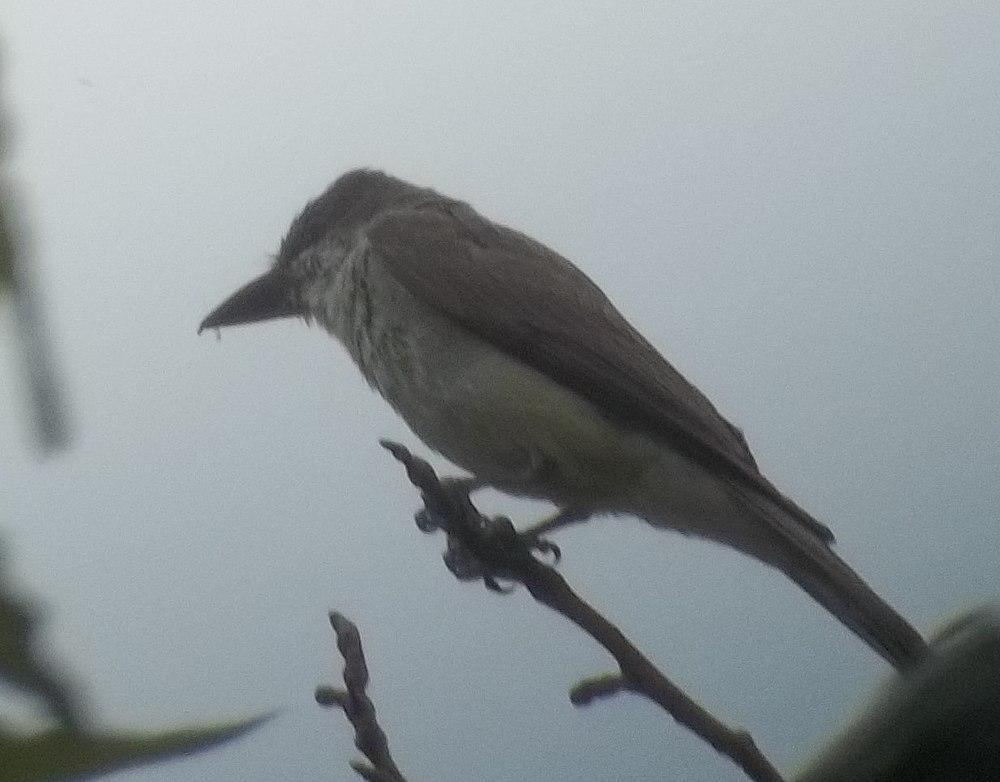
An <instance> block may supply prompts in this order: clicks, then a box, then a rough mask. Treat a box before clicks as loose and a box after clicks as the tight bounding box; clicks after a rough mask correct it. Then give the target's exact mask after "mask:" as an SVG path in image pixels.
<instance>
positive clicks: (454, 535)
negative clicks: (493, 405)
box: [382, 441, 782, 782]
mask: <svg viewBox="0 0 1000 782" xmlns="http://www.w3.org/2000/svg"><path fill="white" fill-rule="evenodd" d="M382 445H383V446H384V447H385V448H386V449H388V450H389V451H390V452H391V453H392V455H393V456H394V457H395V458H396V459H397V460H399V461H400V462H401V463H402V464H403V465H404V466H405V467H406V473H407V476H408V477H409V479H410V482H411V483H413V485H414V486H416V487H417V488H418V489H420V492H421V496H422V498H423V501H424V506H425V508H426V510H427V512H428V513H429V514H430V515H431V516H432V517H433V518H434V520H435V522H436V523H437V525H438V526H440V527H441V528H442V529H444V530H445V531H446V532H447V534H448V536H449V538H450V539H454V540H456V541H457V542H458V543H459V544H460V545H461V546H462V547H464V548H465V549H466V551H467V552H468V553H469V554H471V556H472V557H473V558H475V560H476V561H478V563H479V564H480V566H481V567H482V572H481V573H480V577H481V578H482V580H483V581H484V582H485V583H486V585H487V586H489V587H490V588H493V589H496V588H499V587H498V585H497V582H496V579H497V578H505V579H511V580H514V581H518V582H520V583H522V584H524V586H525V587H526V588H527V590H528V592H530V593H531V596H532V597H534V598H535V600H537V601H538V602H540V603H542V604H543V605H546V606H548V607H549V608H551V609H553V610H554V611H558V612H559V613H560V614H562V615H563V616H565V617H566V618H567V619H569V620H570V621H571V622H573V623H574V624H576V625H577V626H578V627H579V628H580V629H582V630H583V631H584V632H586V633H587V634H588V635H590V636H591V637H592V638H593V639H594V640H596V641H597V642H598V643H600V644H601V646H603V647H604V648H605V649H607V650H608V652H610V653H611V655H612V656H613V657H614V658H615V661H616V662H617V663H618V666H619V668H620V669H621V676H620V680H617V679H616V678H615V677H602V678H601V679H599V680H594V681H592V682H591V684H590V685H589V687H588V686H587V685H584V687H583V693H582V695H583V701H584V702H585V701H587V700H589V699H590V698H592V697H596V696H598V695H608V694H611V693H612V692H619V691H621V690H623V689H628V690H631V691H634V692H637V693H641V694H642V695H645V696H646V697H647V698H649V699H650V700H652V701H653V702H655V703H657V704H658V705H659V706H660V707H662V708H663V709H664V711H666V712H667V713H668V714H670V715H671V716H672V717H673V718H674V719H675V720H676V721H677V722H679V723H680V724H682V725H684V726H685V727H687V728H688V729H689V730H691V731H693V732H694V733H695V734H697V735H698V736H700V737H701V738H702V739H703V740H704V741H706V742H707V743H708V744H709V745H711V746H712V747H713V748H714V749H715V750H716V751H718V752H720V753H722V754H723V755H726V756H727V757H729V758H730V759H731V760H732V761H733V762H734V763H736V764H737V765H738V766H739V767H740V768H742V769H743V771H744V772H745V773H746V775H747V776H748V777H749V778H750V779H752V780H755V782H782V777H781V775H780V774H779V773H778V771H777V769H776V768H775V767H774V766H773V765H772V764H771V763H770V762H769V761H768V760H767V758H765V757H764V755H763V754H762V753H761V751H760V750H759V749H758V748H757V745H756V744H755V743H754V740H753V738H752V737H751V736H750V734H749V733H747V732H746V731H743V730H737V729H734V728H731V727H729V726H728V725H726V724H725V723H723V722H721V721H720V720H718V719H716V718H715V717H714V716H712V715H711V714H710V713H709V712H708V711H706V710H705V709H704V708H702V707H701V706H699V705H698V704H697V703H695V702H694V701H693V700H692V699H691V698H690V697H688V695H686V694H685V693H684V691H683V690H681V689H680V688H679V687H677V686H676V685H675V684H673V683H672V682H671V681H670V680H669V679H667V677H666V676H664V675H663V674H662V673H661V672H660V671H659V670H658V669H657V668H656V666H655V665H653V663H652V662H650V661H649V660H648V659H647V658H646V656H645V655H643V654H642V652H640V651H639V650H638V649H637V648H636V647H635V646H634V645H633V644H632V642H631V641H629V640H628V639H627V638H626V637H625V636H624V635H623V634H622V632H621V631H620V630H619V629H618V628H617V627H615V626H614V625H613V624H611V623H610V622H609V621H608V620H607V619H605V618H604V617H603V616H602V615H601V614H600V613H598V612H597V611H596V610H595V609H594V608H593V607H591V606H590V605H589V604H588V603H587V602H586V601H585V600H583V599H582V598H581V597H580V596H579V595H577V594H576V593H575V592H574V591H573V590H572V589H571V588H570V586H569V584H567V583H566V580H565V579H564V578H563V577H562V576H561V575H560V574H559V573H558V572H556V570H554V569H553V568H552V567H550V566H549V565H546V564H545V563H543V562H541V561H539V560H538V559H536V558H535V556H534V555H533V553H532V548H531V546H530V544H529V542H528V541H526V540H525V539H524V538H521V537H519V536H518V535H517V532H516V531H515V530H514V527H513V525H512V524H511V523H510V521H509V520H508V519H504V518H499V519H487V518H486V517H484V516H483V515H482V514H480V513H479V511H477V510H476V509H475V507H474V506H473V505H472V503H471V501H470V500H469V495H468V491H465V490H464V489H463V488H462V487H461V485H460V484H452V483H448V484H447V485H442V482H441V481H440V480H439V479H438V477H437V475H436V474H435V473H434V470H433V469H432V468H431V466H430V465H429V464H428V463H427V462H425V461H424V460H423V459H420V458H419V457H416V456H413V454H411V453H410V452H409V451H408V450H407V449H406V448H405V447H404V446H402V445H399V444H398V443H393V442H389V441H382ZM466 567H467V563H466ZM595 681H599V682H601V684H596V683H595ZM574 692H576V693H577V694H578V696H579V695H580V688H579V687H577V688H575V690H574ZM588 696H589V697H588Z"/></svg>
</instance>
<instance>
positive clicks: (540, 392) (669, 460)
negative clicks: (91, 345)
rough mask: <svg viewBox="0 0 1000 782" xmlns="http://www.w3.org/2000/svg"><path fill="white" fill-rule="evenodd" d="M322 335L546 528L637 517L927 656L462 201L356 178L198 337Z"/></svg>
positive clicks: (869, 634)
mask: <svg viewBox="0 0 1000 782" xmlns="http://www.w3.org/2000/svg"><path fill="white" fill-rule="evenodd" d="M286 317H300V318H302V319H304V320H305V321H306V322H307V323H313V322H315V323H316V324H319V325H320V326H322V327H323V328H324V329H325V330H326V331H327V332H329V334H330V335H332V336H333V337H335V338H336V339H338V340H339V341H340V342H341V343H342V344H343V346H344V347H345V348H346V350H347V352H348V353H349V354H350V357H351V358H352V359H353V361H354V363H355V364H356V365H357V367H358V368H359V369H360V371H361V373H362V375H363V376H364V378H365V380H366V381H367V382H368V383H369V384H370V385H371V386H372V387H373V388H374V389H375V390H377V391H378V392H379V393H380V394H381V395H382V396H383V397H384V398H385V400H386V401H387V402H388V403H389V404H390V405H391V406H392V407H393V408H394V409H395V410H396V411H397V413H398V414H399V415H400V416H401V417H402V418H403V419H404V420H405V422H406V423H407V425H408V426H409V428H410V429H411V430H412V431H413V432H414V433H415V434H416V435H417V436H418V437H419V438H420V439H421V440H422V441H423V442H424V443H425V444H426V445H427V446H428V447H429V448H431V449H432V450H434V451H436V452H438V453H440V454H441V455H443V456H444V457H446V458H447V459H448V460H450V461H451V462H453V463H454V464H456V465H458V466H459V467H461V468H463V469H465V470H467V471H468V472H469V474H470V475H471V476H472V477H471V479H470V480H471V481H472V482H473V483H474V484H475V486H477V487H478V486H489V487H492V488H495V489H497V490H500V491H502V492H506V493H509V494H511V495H515V496H523V497H530V498H535V499H542V500H548V501H550V502H552V503H553V504H554V505H555V507H556V508H557V509H558V513H557V514H556V516H555V517H553V518H552V519H550V520H549V521H547V522H544V523H542V524H541V525H539V527H538V530H536V531H540V530H542V529H544V530H545V531H551V530H552V529H554V528H556V527H558V526H560V525H562V524H566V523H570V522H574V521H579V520H584V519H590V518H592V517H595V516H599V515H601V516H615V515H619V516H621V515H629V516H635V517H638V518H640V519H642V520H645V521H646V522H648V523H649V524H651V525H652V526H654V527H657V528H663V529H668V530H673V531H676V532H680V533H682V534H684V535H689V536H694V537H698V538H702V539H707V540H710V541H714V542H716V543H720V544H723V545H725V546H729V547H731V548H733V549H736V550H738V551H740V552H742V553H744V554H747V555H749V556H751V557H753V558H755V559H756V560H759V561H760V562H762V563H764V564H766V565H769V566H771V567H773V568H776V569H777V570H779V571H781V572H782V573H784V574H785V575H786V576H787V577H789V578H790V579H791V580H792V581H794V582H795V583H796V584H798V585H799V586H800V587H801V588H802V589H803V590H805V592H807V593H808V594H809V595H810V596H812V597H813V598H814V599H815V600H816V601H817V602H818V603H819V604H820V605H822V606H823V607H824V608H826V609H827V610H828V611H830V612H831V613H832V614H833V615H834V616H835V617H836V618H837V619H839V620H840V622H842V623H843V624H844V625H845V626H846V627H847V628H848V629H850V630H851V631H853V632H854V633H855V634H856V635H857V636H858V637H859V638H860V639H861V640H862V641H864V642H865V643H867V644H868V645H869V646H870V647H871V648H872V649H873V650H874V651H875V652H876V653H877V654H879V655H880V656H881V657H882V658H884V659H885V660H886V661H888V662H889V663H890V664H891V665H893V666H895V667H896V668H899V669H907V668H910V667H913V666H914V665H916V664H917V663H918V662H919V661H920V660H921V659H923V658H924V657H925V655H926V653H927V645H926V642H925V641H924V639H923V638H922V637H921V635H920V633H919V632H918V631H917V630H915V629H914V628H913V627H912V626H911V625H910V624H909V623H908V622H907V621H906V620H905V619H904V618H903V617H902V616H901V615H900V614H898V613H897V612H896V611H895V610H894V609H893V608H892V607H891V606H890V605H889V604H888V603H886V602H885V601H884V600H883V599H882V598H880V597H879V596H878V595H877V594H876V593H875V592H874V591H873V590H872V588H871V587H870V586H869V585H868V584H867V583H866V582H865V581H864V580H863V579H862V578H861V576H859V575H858V574H857V573H856V572H855V571H854V570H853V569H852V568H851V567H850V566H849V565H848V564H847V563H846V562H845V561H844V560H843V559H841V558H840V557H839V556H838V555H837V554H836V553H835V552H834V550H833V547H832V546H833V543H834V537H833V534H832V533H831V531H830V529H829V528H828V527H827V526H825V525H824V524H822V523H821V522H819V521H817V520H816V519H814V518H813V517H812V516H811V515H809V513H807V512H806V511H805V510H803V509H802V508H801V507H799V505H797V504H796V503H795V502H793V501H792V500H791V499H790V498H788V497H787V496H786V495H785V494H783V493H782V492H781V491H780V490H779V489H778V488H776V487H775V485H774V484H772V483H771V482H770V481H769V480H768V479H767V478H766V477H764V475H763V474H762V473H761V471H760V469H759V468H758V465H757V462H756V461H755V459H754V456H753V455H752V453H751V451H750V448H749V446H748V444H747V441H746V438H745V437H744V435H743V433H742V432H741V430H740V429H738V428H737V427H736V426H734V425H733V424H731V423H730V422H729V421H728V420H726V418H724V417H723V416H722V414H721V413H720V412H719V411H718V410H717V409H716V407H715V406H714V405H713V404H712V403H711V402H710V401H709V399H708V398H707V397H706V396H705V395H704V394H703V393H701V392H700V391H699V390H698V389H697V388H695V386H693V385H692V384H691V383H689V382H688V381H687V380H686V379H685V378H684V377H683V376H682V375H681V374H680V373H679V372H678V371H677V370H676V369H675V368H674V367H673V366H672V365H671V364H670V363H669V362H668V361H667V360H666V359H665V358H664V357H663V356H662V355H661V354H660V352H659V351H658V350H657V349H656V348H655V347H654V346H653V345H652V344H651V343H650V342H649V341H647V340H646V339H645V338H644V337H643V336H642V335H641V334H640V333H639V332H638V331H637V330H636V329H635V328H634V327H633V326H632V325H631V324H630V323H629V322H628V321H627V320H626V319H625V317H624V316H623V315H622V314H621V312H619V310H618V309H617V308H616V307H615V305H614V304H612V302H611V301H610V300H609V298H608V297H607V296H606V295H605V294H604V293H603V292H602V291H601V289H600V288H599V287H598V286H597V285H596V284H595V283H594V282H593V281H592V280H591V279H590V278H589V277H588V276H587V275H586V274H584V272H583V271H581V270H580V269H579V268H578V267H577V266H575V265H574V264H573V263H571V262H570V261H569V260H567V259H566V258H564V257H563V256H561V255H560V254H559V253H557V252H555V251H554V250H552V249H550V248H548V247H547V246H545V245H544V244H542V243H540V242H538V241H536V240H534V239H532V238H530V237H528V236H527V235H525V234H524V233H521V232H519V231H516V230H514V229H512V228H509V227H506V226H504V225H501V224H499V223H496V222H493V221H492V220H490V219H488V218H486V217H484V216H482V215H481V214H479V212H477V211H476V210H475V209H474V208H473V207H472V206H470V205H469V204H468V203H466V202H464V201H461V200H457V199H455V198H451V197H448V196H446V195H443V194H441V193H439V192H437V191H435V190H433V189H431V188H429V187H422V186H417V185H414V184H411V183H409V182H407V181H404V180H402V179H399V178H396V177H394V176H391V175H389V174H387V173H384V172H381V171H378V170H373V169H356V170H351V171H348V172H347V173H344V174H343V175H341V176H340V177H339V178H338V179H336V180H335V181H334V182H333V184H332V185H330V186H329V187H328V188H327V189H326V190H325V191H324V192H323V193H322V194H321V195H319V196H318V197H316V198H315V199H313V200H312V201H309V202H308V203H307V204H306V206H305V208H304V209H303V210H302V212H301V213H300V214H299V215H298V216H297V217H296V218H295V219H294V220H293V221H292V223H291V225H290V227H289V229H288V231H287V233H286V235H285V236H284V238H283V239H282V241H281V244H280V248H279V250H278V252H277V255H276V256H275V258H274V262H273V264H272V265H271V266H270V268H269V269H268V270H267V271H266V272H265V273H263V274H261V275H260V276H258V277H256V278H254V279H253V280H251V281H250V282H249V283H247V284H245V285H244V286H243V287H241V288H239V289H238V290H237V291H236V292H235V293H233V294H232V295H231V296H230V297H228V298H227V299H225V300H224V301H223V302H222V303H221V304H220V305H219V306H218V307H216V308H215V309H214V310H213V311H212V312H211V313H209V315H208V316H207V317H206V318H205V319H204V320H203V321H202V323H201V325H200V327H199V333H200V332H201V331H202V330H205V329H213V330H217V329H221V328H223V327H227V326H235V325H240V324H248V323H254V322H259V321H265V320H270V319H275V318H286Z"/></svg>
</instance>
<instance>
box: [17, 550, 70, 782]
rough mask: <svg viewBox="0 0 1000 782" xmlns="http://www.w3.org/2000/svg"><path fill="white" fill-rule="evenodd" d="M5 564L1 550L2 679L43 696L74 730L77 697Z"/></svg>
mask: <svg viewBox="0 0 1000 782" xmlns="http://www.w3.org/2000/svg"><path fill="white" fill-rule="evenodd" d="M4 565H5V563H4V561H3V551H2V549H0V680H3V681H6V682H8V683H9V684H12V685H14V686H15V687H18V688H19V689H22V690H25V691H26V692H28V693H30V694H32V695H36V696H38V697H40V698H41V699H42V701H43V702H44V703H45V705H46V706H47V707H48V709H49V711H51V712H52V714H53V715H54V716H55V717H56V718H58V720H59V721H60V723H61V725H62V726H63V727H65V728H68V729H72V728H74V727H76V726H77V725H78V724H79V723H80V721H81V709H80V707H79V704H78V703H77V698H76V697H75V696H74V695H73V693H72V692H71V691H70V688H69V687H67V686H66V684H65V683H64V681H63V679H64V677H63V675H62V674H61V673H60V672H58V671H56V670H55V669H54V668H53V667H52V666H51V665H50V664H49V663H48V661H47V660H45V658H44V656H43V655H42V654H41V653H40V651H39V649H38V643H37V638H36V635H37V629H38V621H37V616H38V610H37V609H36V608H35V607H34V606H32V605H31V604H29V603H28V602H26V601H24V600H22V599H20V598H18V597H17V596H15V595H14V594H13V591H12V590H11V589H10V587H9V586H8V584H7V583H6V578H5V575H6V573H5V567H4ZM0 758H2V756H0ZM2 778H3V777H2V775H0V779H2Z"/></svg>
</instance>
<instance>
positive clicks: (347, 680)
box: [316, 612, 406, 782]
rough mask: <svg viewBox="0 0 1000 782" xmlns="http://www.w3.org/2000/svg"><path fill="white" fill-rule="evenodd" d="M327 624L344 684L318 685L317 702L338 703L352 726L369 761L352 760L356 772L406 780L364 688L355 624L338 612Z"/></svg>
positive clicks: (372, 780) (383, 781)
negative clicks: (342, 686)
mask: <svg viewBox="0 0 1000 782" xmlns="http://www.w3.org/2000/svg"><path fill="white" fill-rule="evenodd" d="M330 624H331V625H332V626H333V630H334V632H335V633H336V634H337V649H339V650H340V654H341V656H342V657H343V658H344V684H345V685H346V686H347V689H346V690H340V689H337V688H334V687H318V688H317V689H316V702H317V703H319V704H320V705H321V706H327V707H334V706H336V707H339V708H340V709H341V710H343V712H344V714H345V715H347V719H349V720H350V721H351V724H352V725H353V726H354V745H355V746H356V747H357V748H358V749H359V750H361V752H362V753H363V754H364V756H365V757H366V758H368V760H369V761H371V764H370V765H369V764H368V763H364V762H361V761H356V760H355V761H351V768H353V769H354V770H355V771H356V772H357V773H358V775H359V776H361V777H362V778H363V779H366V780H369V782H406V779H405V777H404V776H403V775H402V773H401V772H400V770H399V769H398V768H397V767H396V763H395V762H394V761H393V759H392V755H390V754H389V742H388V740H387V739H386V737H385V732H384V731H383V730H382V728H381V727H380V726H379V724H378V720H377V719H376V718H375V704H373V703H372V701H371V699H370V698H369V697H368V694H367V693H366V692H365V688H366V687H367V686H368V665H367V664H366V663H365V653H364V649H363V648H362V646H361V634H360V633H359V632H358V628H357V626H356V625H355V624H354V623H353V622H351V621H350V620H349V619H348V618H347V617H345V616H343V615H342V614H338V613H337V612H332V613H331V614H330Z"/></svg>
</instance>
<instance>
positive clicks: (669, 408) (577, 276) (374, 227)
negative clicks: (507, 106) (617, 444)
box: [365, 199, 832, 540]
mask: <svg viewBox="0 0 1000 782" xmlns="http://www.w3.org/2000/svg"><path fill="white" fill-rule="evenodd" d="M365 234H366V236H367V239H368V242H369V245H370V247H371V250H372V252H374V253H375V254H376V256H377V257H378V258H379V260H380V262H381V263H382V264H384V266H385V268H386V269H387V270H388V271H389V273H390V274H391V275H392V276H393V277H394V278H395V279H396V280H398V281H399V282H400V283H401V284H402V285H403V286H404V287H405V288H406V289H407V290H408V291H409V292H410V293H411V294H412V295H413V296H415V297H416V298H417V299H419V300H421V301H423V302H424V303H426V304H428V305H429V306H431V307H434V308H436V309H438V310H439V311H441V312H442V313H443V314H444V315H446V316H447V317H448V318H450V319H452V320H454V321H456V322H458V323H461V324H462V325H463V326H464V327H465V328H467V329H468V330H469V331H471V332H473V333H474V334H476V335H477V336H479V337H480V338H482V339H484V340H486V341H487V342H490V343H491V344H493V345H495V346H496V347H497V348H499V349H501V350H503V351H505V352H507V353H508V354H510V355H512V356H514V357H516V358H518V359H519V360H521V361H523V362H525V363H526V364H529V365H531V366H533V367H534V368H535V369H537V370H539V371H540V372H542V373H544V374H545V375H547V376H548V377H550V378H551V379H553V380H555V381H556V382H557V383H559V384H561V385H563V386H565V387H567V388H570V389H572V390H573V391H574V392H576V393H577V394H579V395H580V396H582V397H584V398H585V399H587V400H588V401H589V402H591V403H592V404H593V405H594V406H595V407H596V408H597V409H598V410H600V411H601V412H602V413H603V414H604V415H606V416H607V417H608V418H609V419H611V420H613V421H615V422H617V423H619V424H620V425H622V426H625V427H628V428H630V429H635V430H640V431H643V432H647V433H652V434H653V436H655V437H656V438H657V439H659V440H660V441H662V442H663V443H665V444H666V445H667V446H669V447H670V448H672V449H674V450H676V451H678V452H680V453H682V454H684V455H685V456H687V457H688V458H690V459H692V460H693V461H695V462H697V463H698V464H700V465H703V466H704V467H705V468H706V469H708V470H710V471H711V472H713V473H715V474H717V475H719V476H720V477H724V478H727V479H728V480H730V481H735V482H736V483H737V484H738V485H742V486H744V487H746V488H752V489H755V490H756V491H758V492H762V493H764V494H765V495H766V496H768V497H770V498H771V499H774V500H777V501H779V502H780V504H781V505H782V506H786V507H787V508H788V509H789V510H790V511H791V512H792V514H793V516H795V517H797V518H800V520H801V521H803V523H805V524H806V526H808V527H810V528H812V529H813V531H814V532H815V534H817V535H818V536H819V537H821V538H823V539H824V540H832V534H831V533H830V531H829V530H828V529H827V528H826V527H825V526H823V525H822V524H820V523H819V522H817V521H815V520H814V519H812V517H810V516H809V515H808V514H807V513H805V511H802V510H801V509H799V508H798V507H797V506H795V505H794V504H793V503H792V502H791V501H790V500H788V499H787V498H785V497H784V496H783V495H782V494H780V492H778V490H777V489H775V488H774V486H773V485H772V484H771V483H770V482H769V481H767V479H766V478H764V477H763V476H762V475H761V474H760V472H759V471H758V469H757V465H756V463H755V461H754V458H753V455H752V454H751V453H750V449H749V447H748V446H747V443H746V440H745V439H744V437H743V435H742V433H741V432H740V431H739V429H737V428H736V427H735V426H733V425H732V424H730V423H729V422H728V421H727V420H726V419H725V418H723V417H722V415H720V414H719V412H718V411H717V410H716V409H715V407H714V406H713V405H712V403H711V402H709V400H708V399H707V398H706V397H705V396H704V395H703V394H702V393H701V392H700V391H698V389H697V388H695V387H694V386H693V385H691V384H690V383H689V382H687V380H685V379H684V377H683V376H682V375H681V374H680V373H679V372H678V371H677V370H676V369H674V368H673V367H672V366H671V365H670V364H669V363H668V362H667V361H666V360H665V359H664V358H663V357H662V356H661V355H660V354H659V353H658V352H657V350H656V349H655V348H654V347H653V346H652V345H650V344H649V342H647V341H646V340H645V339H644V338H643V337H642V335H641V334H639V332H638V331H636V330H635V329H634V328H633V327H632V326H631V324H629V323H628V321H626V320H625V318H624V317H623V316H622V315H621V313H620V312H618V310H617V309H616V308H615V306H614V305H613V304H612V303H611V302H610V300H608V298H607V297H606V296H605V295H604V293H603V292H602V291H601V290H600V288H598V287H597V285H595V284H594V283H593V282H592V281H591V280H590V279H589V278H588V277H587V276H586V275H585V274H584V273H583V272H581V271H580V270H579V269H578V268H576V266H574V265H573V264H572V263H570V262H569V261H567V260H566V259H565V258H563V257H562V256H560V255H558V254H557V253H555V252H554V251H552V250H550V249H548V248H547V247H545V246H544V245H542V244H540V243H538V242H536V241H534V240H532V239H530V238H528V237H527V236H524V235H523V234H520V233H518V232H516V231H513V230H511V229H509V228H506V227H504V226H500V225H497V224H495V223H492V222H490V221H489V220H486V219H485V218H483V217H481V216H480V215H479V214H478V213H476V212H475V211H474V210H473V209H472V208H471V207H469V206H468V205H466V204H463V203H461V202H457V201H449V200H445V199H439V200H438V199H435V200H431V201H428V202H427V203H425V204H422V205H420V206H418V207H416V208H411V209H406V210H400V211H395V212H390V213H387V214H383V215H382V216H380V217H379V218H377V219H376V220H374V221H373V222H372V223H370V224H369V225H368V226H367V227H366V230H365Z"/></svg>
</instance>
